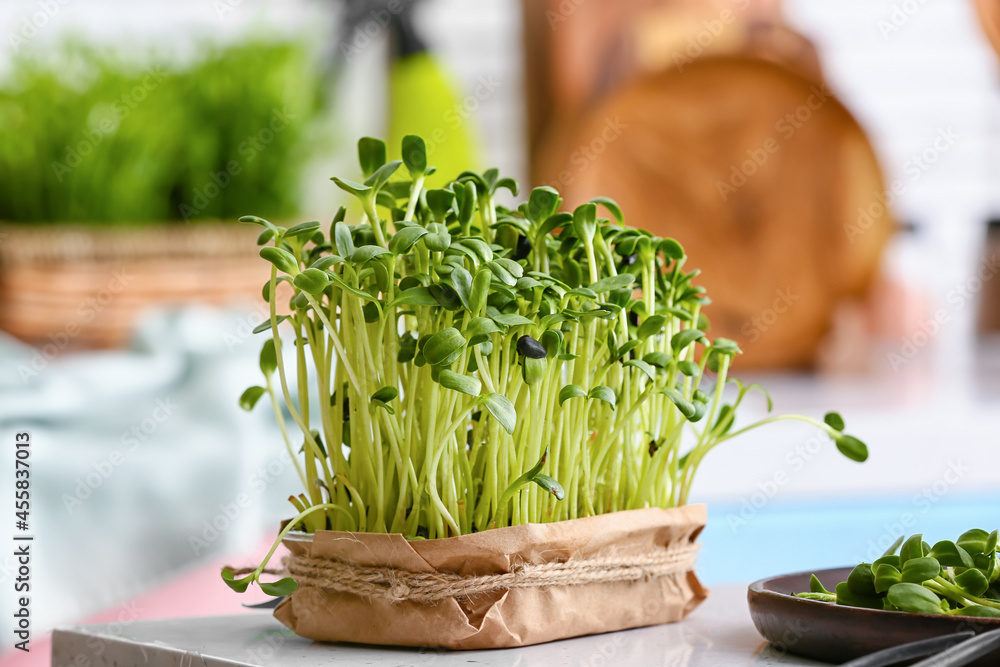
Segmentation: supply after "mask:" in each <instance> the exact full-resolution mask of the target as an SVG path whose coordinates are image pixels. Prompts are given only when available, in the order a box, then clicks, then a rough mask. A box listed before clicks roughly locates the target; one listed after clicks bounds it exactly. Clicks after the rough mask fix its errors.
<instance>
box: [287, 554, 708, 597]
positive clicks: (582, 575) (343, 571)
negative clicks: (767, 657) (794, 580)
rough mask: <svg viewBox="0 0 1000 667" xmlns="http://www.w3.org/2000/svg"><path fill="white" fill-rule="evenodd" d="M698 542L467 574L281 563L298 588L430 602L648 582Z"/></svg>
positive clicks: (689, 560)
mask: <svg viewBox="0 0 1000 667" xmlns="http://www.w3.org/2000/svg"><path fill="white" fill-rule="evenodd" d="M697 550H698V545H697V544H683V545H679V546H672V547H670V548H668V549H659V550H657V551H655V552H650V553H645V554H627V555H621V554H615V555H606V556H599V557H596V558H589V559H574V560H567V561H563V562H550V563H540V564H531V563H521V564H516V565H515V566H514V567H512V568H511V571H510V572H504V573H501V574H489V575H473V576H465V575H461V574H455V573H453V572H410V571H408V570H399V569H396V568H386V567H369V566H361V565H356V564H353V563H348V562H345V561H339V560H334V559H330V558H313V557H310V556H304V555H298V554H291V555H289V556H286V557H285V559H284V561H283V564H284V566H285V570H286V572H287V573H288V574H289V575H291V576H292V577H293V578H294V579H295V580H296V581H297V582H298V583H299V586H312V587H315V588H323V589H328V590H335V591H339V592H342V593H352V594H354V595H359V596H362V597H368V598H380V599H383V600H387V601H389V602H402V601H403V600H409V601H412V602H423V603H433V602H438V601H441V600H444V599H447V598H455V597H472V596H476V595H481V594H484V593H491V592H494V591H498V590H510V589H518V588H548V587H553V586H579V585H583V584H593V583H610V582H628V581H648V580H650V579H654V578H658V577H664V576H667V575H674V574H683V573H686V572H689V571H691V570H692V569H693V568H694V561H695V556H696V554H697Z"/></svg>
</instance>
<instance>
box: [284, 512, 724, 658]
mask: <svg viewBox="0 0 1000 667" xmlns="http://www.w3.org/2000/svg"><path fill="white" fill-rule="evenodd" d="M705 521H706V512H705V506H704V505H688V506H685V507H679V508H674V509H660V508H650V509H639V510H628V511H623V512H614V513H611V514H604V515H601V516H594V517H587V518H583V519H573V520H571V521H560V522H557V523H547V524H528V525H524V526H512V527H509V528H498V529H494V530H487V531H483V532H480V533H474V534H471V535H463V536H460V537H449V538H444V539H437V540H416V541H412V542H410V541H407V540H406V539H404V538H403V536H402V535H398V534H393V535H385V534H375V533H347V532H339V531H320V532H318V533H316V534H315V535H314V536H313V535H305V534H302V535H290V536H289V537H288V538H286V540H285V546H287V547H288V549H289V550H290V551H291V552H292V553H293V554H299V555H304V556H309V557H312V558H329V559H334V560H338V561H342V562H347V563H353V564H356V565H359V566H367V567H379V568H394V569H396V570H408V571H410V572H428V573H433V572H447V573H456V574H461V575H463V576H476V575H479V576H482V575H491V574H503V573H508V572H511V569H512V566H513V568H514V569H516V568H517V567H518V566H519V565H520V564H531V565H538V564H543V563H551V562H570V561H574V560H580V559H593V558H597V557H601V556H607V555H608V554H615V555H616V556H621V555H626V556H627V555H635V556H638V557H642V556H644V555H645V556H649V555H650V554H657V553H662V550H664V549H667V548H668V547H674V548H676V547H680V546H683V545H688V544H690V543H692V542H693V541H694V540H695V539H696V538H697V536H698V534H699V533H700V532H701V530H702V528H704V526H705ZM692 568H693V565H692ZM706 596H707V591H706V590H705V589H704V588H703V587H702V585H701V583H700V582H699V581H698V578H697V577H696V576H695V574H694V572H693V570H692V571H686V572H679V573H676V574H667V575H663V576H657V577H653V578H648V579H646V580H638V581H617V582H599V583H583V584H574V585H561V586H549V587H531V588H512V589H508V590H497V591H493V592H491V593H484V594H479V595H476V596H473V597H469V598H454V597H451V598H446V599H444V600H440V601H438V602H435V603H418V602H414V601H411V600H404V601H401V602H390V601H388V600H386V599H383V598H381V597H378V596H372V597H365V596H360V595H357V594H354V593H344V592H339V591H336V590H331V589H329V588H321V587H317V586H309V585H304V586H300V587H299V589H298V590H296V591H295V592H294V593H292V594H291V595H290V596H288V597H287V598H286V599H285V600H283V601H282V602H281V604H279V605H278V607H277V608H276V609H275V611H274V616H275V617H276V618H277V619H278V620H280V621H281V622H282V623H284V624H285V625H287V626H288V627H289V628H291V629H292V630H293V631H294V632H295V633H296V634H298V635H301V636H303V637H306V638H308V639H313V640H317V641H331V642H332V641H349V642H359V643H366V644H385V645H395V646H425V647H443V648H450V649H482V648H502V647H510V646H526V645H529V644H539V643H542V642H548V641H553V640H556V639H564V638H567V637H577V636H580V635H590V634H597V633H602V632H613V631H617V630H624V629H627V628H637V627H642V626H647V625H657V624H660V623H671V622H674V621H679V620H681V619H682V618H684V617H685V616H686V615H687V614H689V613H690V612H691V611H692V610H693V609H694V608H695V607H697V606H698V605H699V604H700V603H701V601H702V600H704V599H705V597H706Z"/></svg>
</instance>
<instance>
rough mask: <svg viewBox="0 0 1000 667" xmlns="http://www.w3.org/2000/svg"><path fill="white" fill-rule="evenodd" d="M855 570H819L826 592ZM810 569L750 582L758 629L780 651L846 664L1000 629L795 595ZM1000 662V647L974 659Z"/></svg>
mask: <svg viewBox="0 0 1000 667" xmlns="http://www.w3.org/2000/svg"><path fill="white" fill-rule="evenodd" d="M850 573H851V568H849V567H846V568H839V569H834V570H820V571H817V572H816V573H815V574H816V576H817V577H819V580H820V581H821V582H823V585H824V586H825V587H826V588H827V590H831V591H832V590H833V589H834V587H835V586H836V585H837V584H838V583H839V582H841V581H846V580H847V575H848V574H850ZM810 574H813V573H812V572H800V573H798V574H786V575H784V576H780V577H771V578H769V579H761V580H760V581H757V582H754V583H753V584H750V590H749V591H748V594H747V600H748V602H749V603H750V617H751V618H752V619H753V624H754V625H755V626H757V631H758V632H759V633H760V634H761V635H763V636H764V638H765V639H766V640H768V641H769V642H771V644H772V645H773V647H774V648H775V649H776V650H778V651H782V652H784V651H787V652H788V653H793V654H795V655H800V656H803V657H806V658H813V659H814V660H824V661H826V662H833V663H842V662H846V661H848V660H853V659H854V658H859V657H861V656H863V655H868V654H869V653H874V652H875V651H881V650H882V649H885V648H890V647H892V646H898V645H900V644H906V643H908V642H914V641H917V640H919V639H927V638H929V637H936V636H938V635H948V634H952V633H955V632H962V631H968V630H971V631H973V632H976V633H980V632H986V631H987V630H996V629H1000V618H971V617H962V616H934V615H929V614H905V613H903V612H899V611H879V610H874V609H859V608H857V607H843V606H839V605H835V604H829V603H826V602H817V601H815V600H803V599H801V598H797V597H794V594H795V593H801V592H803V591H808V590H809V575H810ZM971 664H973V665H976V666H977V667H980V666H981V667H997V665H1000V651H998V652H994V653H992V654H991V655H989V656H986V657H984V658H981V659H980V660H978V661H977V662H974V663H971Z"/></svg>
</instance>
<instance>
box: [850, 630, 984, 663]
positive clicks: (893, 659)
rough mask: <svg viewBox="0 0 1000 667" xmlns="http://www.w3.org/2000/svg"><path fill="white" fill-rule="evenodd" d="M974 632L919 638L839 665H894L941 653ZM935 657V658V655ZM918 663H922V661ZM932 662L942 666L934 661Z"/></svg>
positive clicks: (969, 636)
mask: <svg viewBox="0 0 1000 667" xmlns="http://www.w3.org/2000/svg"><path fill="white" fill-rule="evenodd" d="M975 634H976V633H974V632H956V633H955V634H953V635H942V636H940V637H932V638H930V639H921V640H919V641H915V642H910V643H909V644H900V645H899V646H893V647H892V648H887V649H884V650H882V651H877V652H875V653H870V654H868V655H866V656H864V657H862V658H857V659H856V660H851V661H850V662H845V663H844V664H843V665H841V667H886V666H887V665H895V664H896V663H898V662H903V661H904V660H915V659H916V658H922V657H924V656H925V655H933V654H935V653H941V651H944V650H945V649H949V648H952V647H953V646H955V645H956V644H960V643H962V642H965V641H968V640H969V639H970V638H971V637H974V636H975ZM935 659H937V658H936V657H935ZM920 664H921V665H922V664H923V663H920ZM933 664H934V665H936V666H938V667H943V666H940V665H938V663H936V662H935V663H933ZM961 664H965V663H961Z"/></svg>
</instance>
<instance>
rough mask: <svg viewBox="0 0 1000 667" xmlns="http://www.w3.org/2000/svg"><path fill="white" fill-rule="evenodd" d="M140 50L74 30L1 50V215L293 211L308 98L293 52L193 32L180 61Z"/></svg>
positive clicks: (75, 218) (101, 217) (125, 218)
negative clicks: (37, 48) (5, 65)
mask: <svg viewBox="0 0 1000 667" xmlns="http://www.w3.org/2000/svg"><path fill="white" fill-rule="evenodd" d="M140 60H141V61H142V64H140V63H139V62H137V61H136V59H134V58H133V59H126V58H125V57H123V56H121V55H116V54H114V53H112V52H109V51H106V50H99V49H97V48H94V47H91V46H87V45H84V44H82V43H80V42H77V41H72V42H67V43H65V44H63V45H62V46H60V47H59V48H58V49H56V50H55V51H52V52H47V53H34V54H31V55H22V56H18V57H16V58H15V59H14V62H13V66H12V68H11V70H10V71H9V73H8V74H7V76H6V77H5V78H4V79H3V80H2V81H0V125H2V126H3V128H4V129H3V135H4V141H3V142H0V221H7V222H46V223H59V222H95V223H142V222H151V221H166V220H187V219H224V218H235V217H237V216H239V215H241V214H243V213H245V212H247V211H251V210H266V211H271V212H272V213H271V214H272V215H274V216H275V217H278V218H281V217H286V216H291V215H294V213H295V211H296V195H297V193H298V191H299V188H298V177H299V171H300V170H299V167H300V165H301V164H302V163H303V157H304V150H303V143H304V141H303V140H304V139H305V138H306V136H305V135H306V132H307V131H308V125H309V121H310V119H311V118H313V117H314V116H315V114H316V112H317V110H318V106H319V105H318V100H319V79H318V76H317V75H316V73H315V71H314V68H313V67H312V66H311V64H310V62H309V58H308V54H307V52H306V50H305V49H304V48H303V47H301V46H299V45H297V44H295V43H291V42H275V41H265V40H259V39H253V40H249V41H245V42H242V43H237V44H234V45H227V46H212V45H208V44H204V43H203V44H201V45H200V46H199V48H198V50H197V53H196V55H195V57H194V58H193V59H190V60H189V61H188V62H187V63H185V64H174V65H170V64H162V65H153V64H150V63H152V62H153V60H154V59H152V58H149V57H143V58H141V59H140ZM275 130H277V131H275ZM236 172H238V173H236ZM220 184H221V187H220Z"/></svg>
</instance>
